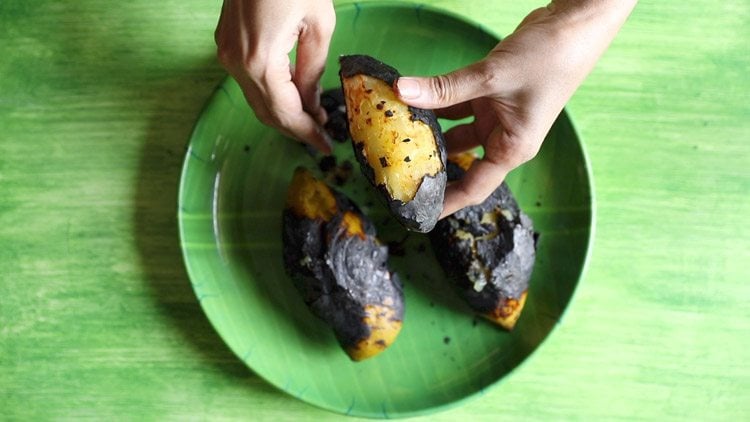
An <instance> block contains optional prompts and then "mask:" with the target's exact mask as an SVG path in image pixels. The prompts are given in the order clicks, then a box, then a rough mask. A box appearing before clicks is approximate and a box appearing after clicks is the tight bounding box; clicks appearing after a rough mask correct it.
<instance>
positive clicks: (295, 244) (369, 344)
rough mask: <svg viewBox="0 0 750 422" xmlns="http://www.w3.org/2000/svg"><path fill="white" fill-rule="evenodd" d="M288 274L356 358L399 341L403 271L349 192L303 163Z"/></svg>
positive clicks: (288, 244) (295, 184) (287, 233)
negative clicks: (396, 269)
mask: <svg viewBox="0 0 750 422" xmlns="http://www.w3.org/2000/svg"><path fill="white" fill-rule="evenodd" d="M283 255H284V264H285V268H286V271H287V272H288V274H289V275H290V276H291V277H292V279H293V280H294V284H295V287H296V288H297V290H298V291H299V292H300V293H301V295H302V298H303V300H304V302H305V304H307V306H308V307H309V308H310V310H311V311H312V313H313V314H315V315H316V316H317V317H319V318H321V319H322V320H323V321H325V322H326V323H327V324H328V325H329V326H330V327H331V328H332V329H333V332H334V334H335V335H336V339H337V340H338V342H339V344H340V345H341V347H342V348H343V349H344V350H345V351H346V353H347V354H348V355H349V357H350V358H351V359H352V360H355V361H359V360H363V359H367V358H369V357H372V356H375V355H377V354H378V353H380V352H382V351H383V350H385V349H386V348H387V347H388V346H390V345H391V343H393V341H394V340H395V338H396V336H397V335H398V333H399V331H400V330H401V325H402V321H403V314H404V300H403V293H402V290H401V284H400V282H399V280H398V276H397V275H396V274H395V273H391V272H390V271H389V270H388V267H387V266H386V261H387V259H388V248H387V247H386V246H383V245H381V244H380V242H379V241H378V239H377V238H376V233H375V227H374V225H373V224H372V223H371V222H370V221H369V220H368V219H367V218H366V217H365V216H364V215H363V214H362V213H361V212H360V211H359V209H357V207H356V206H355V205H354V204H353V203H352V202H351V201H350V200H349V199H348V198H347V197H345V196H344V195H343V194H341V193H338V192H336V191H334V190H332V189H330V188H329V187H328V185H326V184H325V183H324V182H322V181H320V180H318V179H316V178H315V177H314V176H313V175H312V173H311V172H310V171H308V170H305V169H302V168H298V169H297V170H296V171H295V173H294V177H293V179H292V183H291V185H290V186H289V191H288V192H287V201H286V207H285V208H284V212H283Z"/></svg>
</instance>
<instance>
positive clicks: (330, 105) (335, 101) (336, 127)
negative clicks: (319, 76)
mask: <svg viewBox="0 0 750 422" xmlns="http://www.w3.org/2000/svg"><path fill="white" fill-rule="evenodd" d="M320 105H321V106H322V107H323V108H324V109H325V111H326V113H327V114H328V120H327V121H326V123H325V125H323V128H324V129H325V130H326V132H328V134H329V135H330V136H331V138H333V139H334V140H335V141H337V142H345V141H346V140H347V139H349V129H348V128H347V125H346V101H345V100H344V91H343V90H342V89H341V87H338V88H332V89H329V90H327V91H324V92H323V93H322V94H321V95H320Z"/></svg>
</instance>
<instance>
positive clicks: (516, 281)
mask: <svg viewBox="0 0 750 422" xmlns="http://www.w3.org/2000/svg"><path fill="white" fill-rule="evenodd" d="M448 174H449V177H450V179H451V180H457V179H458V178H460V177H461V176H462V174H463V170H462V169H461V168H460V167H458V166H457V165H455V164H454V163H452V162H449V163H448ZM487 213H492V214H493V215H495V216H496V217H495V220H494V222H488V221H487V220H486V219H484V220H483V218H482V217H483V216H485V215H486V214H487ZM459 231H462V232H464V233H467V234H470V235H471V236H472V238H473V241H472V240H469V239H467V238H466V236H465V235H464V236H459V235H458V232H459ZM429 237H430V241H431V242H432V246H433V250H434V251H435V254H436V256H437V258H438V261H439V262H440V264H441V266H442V267H443V270H444V271H445V272H446V274H447V275H448V277H449V279H450V280H452V281H453V283H454V284H455V285H456V287H457V288H458V290H459V291H460V292H461V294H462V296H463V298H464V299H465V300H466V302H467V303H468V304H469V306H471V307H472V309H474V310H475V311H477V312H480V313H486V312H489V311H491V310H493V309H495V308H496V307H497V306H498V304H499V303H501V302H504V301H505V299H507V298H514V299H518V298H520V296H521V294H522V293H523V292H524V291H526V290H527V289H528V286H529V279H530V278H531V272H532V269H533V266H534V260H535V258H536V248H535V244H534V229H533V225H532V222H531V219H530V218H529V217H528V216H527V215H526V214H524V213H523V212H522V211H521V210H520V208H519V207H518V203H517V202H516V200H515V198H514V197H513V194H512V193H511V191H510V189H509V188H508V186H507V185H506V184H505V183H503V184H501V185H500V187H498V188H497V189H496V190H495V191H494V192H493V193H492V194H491V195H490V196H489V197H488V198H487V199H486V200H485V201H484V202H483V203H481V204H479V205H474V206H470V207H467V208H464V209H463V210H460V211H458V212H456V213H455V214H453V215H452V216H449V217H446V218H445V219H443V220H441V221H439V222H438V223H437V225H436V226H435V230H433V231H432V232H431V233H430V236H429ZM477 280H479V281H480V282H479V283H478V284H477V286H476V287H477V288H479V291H477V289H476V288H475V281H477ZM482 282H484V283H486V284H484V285H483V286H482V285H481V284H482Z"/></svg>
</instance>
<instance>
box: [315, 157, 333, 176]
mask: <svg viewBox="0 0 750 422" xmlns="http://www.w3.org/2000/svg"><path fill="white" fill-rule="evenodd" d="M335 167H336V156H334V155H327V156H325V157H323V158H321V159H320V161H318V168H319V169H320V171H322V172H323V173H326V172H329V171H331V170H333V169H334V168H335Z"/></svg>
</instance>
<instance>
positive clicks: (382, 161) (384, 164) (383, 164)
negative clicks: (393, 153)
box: [380, 157, 388, 168]
mask: <svg viewBox="0 0 750 422" xmlns="http://www.w3.org/2000/svg"><path fill="white" fill-rule="evenodd" d="M380 167H383V168H386V167H388V159H387V158H385V157H380Z"/></svg>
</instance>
